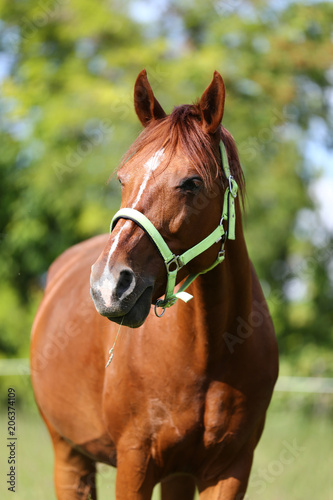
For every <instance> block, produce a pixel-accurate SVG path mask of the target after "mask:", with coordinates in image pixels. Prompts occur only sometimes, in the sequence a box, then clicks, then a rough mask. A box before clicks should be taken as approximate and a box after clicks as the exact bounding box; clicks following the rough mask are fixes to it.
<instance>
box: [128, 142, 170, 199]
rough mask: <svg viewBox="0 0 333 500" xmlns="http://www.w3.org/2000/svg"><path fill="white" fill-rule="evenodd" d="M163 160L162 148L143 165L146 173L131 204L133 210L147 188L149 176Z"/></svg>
mask: <svg viewBox="0 0 333 500" xmlns="http://www.w3.org/2000/svg"><path fill="white" fill-rule="evenodd" d="M163 158H164V149H163V148H162V149H159V150H158V151H156V153H154V154H153V156H152V157H151V158H149V160H147V161H146V163H145V164H144V167H145V169H146V173H145V175H144V178H143V181H142V184H141V186H140V189H139V192H138V194H137V195H136V198H135V200H134V202H133V203H132V206H131V208H135V206H136V205H137V204H138V203H139V201H140V198H141V196H142V193H143V192H144V190H145V188H146V186H147V183H148V181H149V178H150V176H151V174H152V173H153V172H155V170H156V169H157V167H158V166H159V165H160V164H161V162H162V160H163Z"/></svg>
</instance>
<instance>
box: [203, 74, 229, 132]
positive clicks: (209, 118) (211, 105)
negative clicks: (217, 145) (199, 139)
mask: <svg viewBox="0 0 333 500" xmlns="http://www.w3.org/2000/svg"><path fill="white" fill-rule="evenodd" d="M224 100H225V87H224V82H223V79H222V76H221V75H220V73H218V72H217V71H214V76H213V80H212V81H211V83H210V85H209V86H208V87H207V88H206V90H205V91H204V93H203V94H202V97H201V100H200V109H201V121H202V128H203V130H204V132H206V133H207V134H214V133H215V132H216V131H217V129H218V127H219V125H220V123H221V121H222V117H223V111H224Z"/></svg>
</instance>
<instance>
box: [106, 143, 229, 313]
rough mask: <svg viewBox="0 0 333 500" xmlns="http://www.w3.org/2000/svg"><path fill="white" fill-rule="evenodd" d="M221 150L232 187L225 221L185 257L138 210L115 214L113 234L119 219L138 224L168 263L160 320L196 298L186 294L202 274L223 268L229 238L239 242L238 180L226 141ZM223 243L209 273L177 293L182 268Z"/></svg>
mask: <svg viewBox="0 0 333 500" xmlns="http://www.w3.org/2000/svg"><path fill="white" fill-rule="evenodd" d="M220 149H221V156H222V166H223V168H224V173H225V175H226V177H227V179H228V181H229V185H228V187H227V188H226V190H225V193H224V199H223V209H222V215H221V220H220V223H219V225H218V226H217V228H216V229H214V231H213V232H212V233H210V234H209V235H208V236H207V237H206V238H204V239H203V240H202V241H200V242H199V243H198V244H197V245H194V246H193V247H192V248H190V249H189V250H186V252H184V253H182V254H181V255H174V254H173V253H172V252H171V250H170V248H169V247H168V245H167V244H166V242H165V240H164V239H163V237H162V235H161V234H160V233H159V231H158V230H157V229H156V228H155V226H154V225H153V224H152V222H150V220H149V219H148V218H147V217H146V216H145V215H143V214H142V213H141V212H139V211H138V210H135V209H134V208H121V209H120V210H118V212H117V213H116V214H115V216H114V217H113V219H112V221H111V227H110V231H111V232H112V230H113V229H114V226H115V225H116V223H117V222H118V220H119V219H129V220H132V221H133V222H135V223H136V224H137V225H138V226H140V227H141V228H142V229H143V230H144V231H145V232H146V233H147V234H148V235H149V236H150V238H151V239H152V241H153V242H154V243H155V245H156V247H157V249H158V251H159V252H160V254H161V256H162V258H163V260H164V264H165V267H166V272H167V286H166V290H165V296H164V299H158V300H157V302H156V304H155V314H156V316H158V317H161V316H163V314H164V312H165V309H166V308H167V307H171V306H172V305H173V304H174V303H175V302H176V301H177V299H181V300H183V301H184V302H188V301H189V300H191V299H192V298H193V296H192V295H190V294H189V293H187V292H185V290H186V288H187V287H188V286H189V285H190V284H191V283H192V282H193V281H194V280H195V279H196V278H197V277H198V276H199V275H200V274H205V273H207V272H208V271H210V270H211V269H213V268H214V267H216V266H217V265H218V264H220V263H221V262H222V261H223V260H224V257H225V250H224V244H225V240H226V238H227V237H228V239H230V240H234V239H235V223H236V212H235V198H236V196H237V190H238V186H237V183H236V181H235V179H234V178H233V177H232V175H231V173H230V168H229V163H228V158H227V154H226V151H225V147H224V144H223V142H222V141H221V143H220ZM224 220H227V221H228V228H227V231H225V230H224V227H223V221H224ZM219 241H221V249H220V251H219V253H218V255H217V259H216V260H215V262H214V263H213V264H212V265H211V266H210V267H209V268H208V269H205V270H204V271H201V272H200V273H198V274H190V275H189V276H188V277H187V278H186V280H185V281H184V283H183V284H182V285H181V287H180V288H179V290H178V292H176V293H174V289H175V286H176V279H177V273H178V271H179V270H180V269H181V268H182V267H184V266H186V264H188V263H189V262H190V261H191V260H193V259H194V258H195V257H197V256H198V255H200V254H202V253H203V252H205V251H206V250H207V249H208V248H210V247H211V246H213V245H215V244H216V243H218V242H219ZM159 307H160V308H162V309H163V311H162V313H160V314H159V313H158V311H157V308H159Z"/></svg>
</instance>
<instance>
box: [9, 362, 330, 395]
mask: <svg viewBox="0 0 333 500" xmlns="http://www.w3.org/2000/svg"><path fill="white" fill-rule="evenodd" d="M4 375H6V376H12V375H30V366H29V359H27V358H21V359H0V376H4ZM275 390H276V391H278V392H309V393H315V394H333V378H324V377H287V376H283V375H281V376H280V377H279V378H278V381H277V383H276V386H275Z"/></svg>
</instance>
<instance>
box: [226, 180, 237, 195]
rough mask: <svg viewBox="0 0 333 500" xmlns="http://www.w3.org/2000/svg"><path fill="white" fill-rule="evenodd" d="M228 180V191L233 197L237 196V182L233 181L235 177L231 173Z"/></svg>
mask: <svg viewBox="0 0 333 500" xmlns="http://www.w3.org/2000/svg"><path fill="white" fill-rule="evenodd" d="M228 180H229V191H230V194H231V196H233V197H234V198H237V189H238V185H237V182H236V181H235V179H234V178H233V176H232V175H229V179H228Z"/></svg>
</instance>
